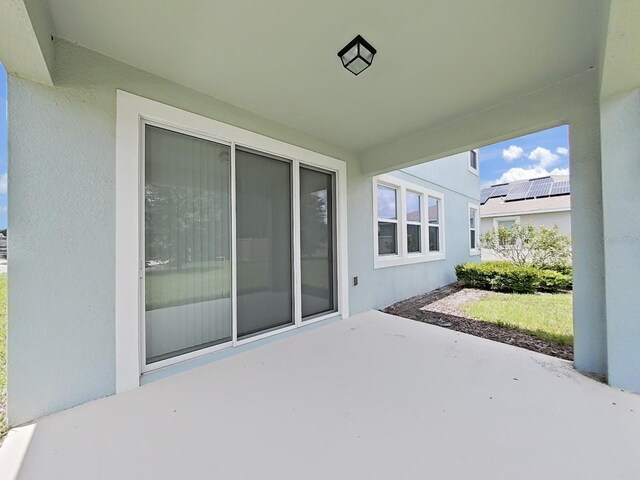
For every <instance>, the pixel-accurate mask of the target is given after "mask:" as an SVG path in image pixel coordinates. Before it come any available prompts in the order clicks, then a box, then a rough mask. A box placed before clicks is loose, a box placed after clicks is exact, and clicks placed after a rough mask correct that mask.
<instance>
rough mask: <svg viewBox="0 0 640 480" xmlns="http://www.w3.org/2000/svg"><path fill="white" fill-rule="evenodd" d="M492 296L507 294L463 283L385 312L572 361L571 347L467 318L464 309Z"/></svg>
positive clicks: (390, 307)
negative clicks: (475, 287) (470, 286)
mask: <svg viewBox="0 0 640 480" xmlns="http://www.w3.org/2000/svg"><path fill="white" fill-rule="evenodd" d="M489 295H504V294H501V293H497V292H490V291H484V290H477V289H473V288H466V287H464V286H463V285H462V284H461V283H453V284H451V285H447V286H445V287H442V288H439V289H437V290H434V291H432V292H429V293H426V294H423V295H418V296H415V297H412V298H409V299H407V300H403V301H401V302H397V303H394V304H393V305H390V306H389V307H387V308H385V309H384V310H383V311H384V312H385V313H389V314H391V315H397V316H399V317H404V318H409V319H412V320H417V321H419V322H424V323H428V324H431V325H437V326H439V327H444V328H449V329H451V330H456V331H458V332H463V333H468V334H470V335H475V336H477V337H482V338H487V339H489V340H494V341H497V342H501V343H506V344H509V345H515V346H517V347H521V348H526V349H528V350H532V351H534V352H539V353H543V354H545V355H552V356H554V357H559V358H563V359H565V360H573V347H572V346H571V345H567V344H562V343H557V342H554V341H550V340H545V339H542V338H538V337H536V336H534V335H532V334H530V333H526V332H525V331H522V330H519V329H516V328H512V327H507V326H503V325H499V324H496V323H489V322H484V321H481V320H476V319H473V318H468V317H466V316H465V315H466V313H465V310H464V306H465V305H467V304H469V303H470V302H472V301H476V300H478V299H481V298H483V297H485V296H489Z"/></svg>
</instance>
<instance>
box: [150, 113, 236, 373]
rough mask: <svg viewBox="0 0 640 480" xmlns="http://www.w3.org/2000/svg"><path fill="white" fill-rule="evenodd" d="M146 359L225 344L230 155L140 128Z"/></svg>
mask: <svg viewBox="0 0 640 480" xmlns="http://www.w3.org/2000/svg"><path fill="white" fill-rule="evenodd" d="M144 173H145V185H144V188H145V190H144V250H145V252H144V258H145V279H144V287H145V288H144V294H145V317H144V321H145V356H146V363H147V364H151V363H155V362H159V361H162V360H165V359H168V358H171V357H176V356H178V355H182V354H185V353H189V352H192V351H195V350H199V349H202V348H206V347H210V346H213V345H217V344H220V343H225V342H228V341H230V340H231V334H232V329H231V318H232V317H231V255H230V253H231V249H230V246H231V228H230V225H231V216H230V215H231V213H230V184H231V161H230V147H228V146H226V145H221V144H218V143H215V142H211V141H208V140H203V139H201V138H196V137H193V136H189V135H184V134H181V133H177V132H173V131H169V130H166V129H162V128H158V127H155V126H151V125H146V126H145V158H144Z"/></svg>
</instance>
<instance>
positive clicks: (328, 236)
mask: <svg viewBox="0 0 640 480" xmlns="http://www.w3.org/2000/svg"><path fill="white" fill-rule="evenodd" d="M334 183H335V182H334V175H333V174H331V173H328V172H325V171H322V170H316V169H313V168H309V167H305V166H300V263H301V283H302V285H301V290H302V319H303V320H307V319H311V318H315V317H317V316H319V315H322V314H325V313H328V312H333V311H335V310H336V291H335V290H336V289H335V287H336V281H335V270H336V269H335V254H334V252H335V235H334V231H335V228H334V217H335V214H334V205H335V198H334V195H335V194H334Z"/></svg>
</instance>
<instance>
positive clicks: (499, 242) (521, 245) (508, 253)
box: [480, 223, 571, 268]
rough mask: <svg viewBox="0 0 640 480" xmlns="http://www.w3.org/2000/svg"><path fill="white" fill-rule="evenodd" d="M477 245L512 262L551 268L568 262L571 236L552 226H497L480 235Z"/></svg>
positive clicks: (519, 224)
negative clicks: (494, 229)
mask: <svg viewBox="0 0 640 480" xmlns="http://www.w3.org/2000/svg"><path fill="white" fill-rule="evenodd" d="M480 245H481V246H482V247H483V248H488V249H491V250H493V251H494V253H495V254H496V255H498V256H499V257H500V258H502V259H503V260H506V261H508V262H512V263H515V264H516V265H533V266H535V267H539V268H552V267H556V266H559V265H568V264H570V263H571V239H569V237H567V236H566V235H562V234H561V233H559V232H558V227H557V225H554V226H553V227H552V228H549V227H545V226H536V225H531V224H521V223H518V224H514V225H510V226H508V227H499V228H498V230H497V231H490V232H487V233H485V234H483V235H482V236H481V237H480Z"/></svg>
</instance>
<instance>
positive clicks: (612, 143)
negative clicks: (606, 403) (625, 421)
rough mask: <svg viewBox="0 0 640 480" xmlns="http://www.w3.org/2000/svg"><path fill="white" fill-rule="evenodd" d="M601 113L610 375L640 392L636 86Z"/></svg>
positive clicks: (639, 101) (639, 114) (639, 115)
mask: <svg viewBox="0 0 640 480" xmlns="http://www.w3.org/2000/svg"><path fill="white" fill-rule="evenodd" d="M601 117H602V162H603V165H604V166H605V168H603V171H602V183H603V187H602V197H603V206H604V249H605V260H606V280H607V288H606V294H607V352H608V378H609V383H610V384H611V385H615V386H617V387H621V388H624V389H625V390H630V391H633V392H637V393H640V296H639V295H638V294H637V292H636V290H637V289H638V285H640V251H639V248H640V215H639V214H638V208H639V207H640V90H634V91H632V92H628V93H625V94H622V95H618V96H616V97H613V98H610V99H608V100H606V101H604V102H603V104H602V113H601Z"/></svg>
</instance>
